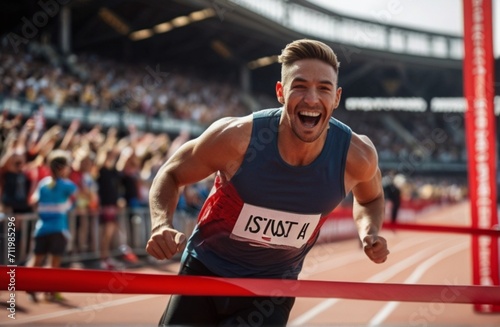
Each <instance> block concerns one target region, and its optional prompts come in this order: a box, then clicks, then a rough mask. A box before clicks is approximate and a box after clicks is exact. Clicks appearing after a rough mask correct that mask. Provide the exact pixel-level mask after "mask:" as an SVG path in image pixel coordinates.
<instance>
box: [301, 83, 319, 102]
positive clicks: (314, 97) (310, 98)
mask: <svg viewBox="0 0 500 327" xmlns="http://www.w3.org/2000/svg"><path fill="white" fill-rule="evenodd" d="M304 102H305V103H306V104H307V105H309V106H314V105H316V104H317V103H318V102H319V94H318V92H317V90H316V89H315V88H312V87H311V88H308V89H307V91H306V94H305V96H304Z"/></svg>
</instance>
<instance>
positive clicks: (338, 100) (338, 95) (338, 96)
mask: <svg viewBox="0 0 500 327" xmlns="http://www.w3.org/2000/svg"><path fill="white" fill-rule="evenodd" d="M335 97H336V99H335V103H334V105H333V110H335V109H337V107H338V106H339V104H340V99H341V97H342V88H341V87H338V88H337V91H336V96H335Z"/></svg>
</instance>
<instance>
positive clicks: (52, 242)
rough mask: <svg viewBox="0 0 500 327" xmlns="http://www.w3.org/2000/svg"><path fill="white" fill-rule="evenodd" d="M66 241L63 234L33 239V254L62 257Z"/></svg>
mask: <svg viewBox="0 0 500 327" xmlns="http://www.w3.org/2000/svg"><path fill="white" fill-rule="evenodd" d="M67 244H68V239H67V238H66V236H64V234H63V233H53V234H47V235H42V236H37V237H35V250H34V252H35V254H48V253H50V254H53V255H58V256H62V255H63V254H64V252H65V251H66V245H67Z"/></svg>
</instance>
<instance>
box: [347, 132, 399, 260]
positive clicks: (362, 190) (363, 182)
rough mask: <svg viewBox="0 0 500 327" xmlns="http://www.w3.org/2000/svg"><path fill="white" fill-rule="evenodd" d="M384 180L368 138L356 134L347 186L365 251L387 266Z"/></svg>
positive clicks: (351, 149)
mask: <svg viewBox="0 0 500 327" xmlns="http://www.w3.org/2000/svg"><path fill="white" fill-rule="evenodd" d="M381 180H382V178H381V173H380V169H379V168H378V157H377V152H376V150H375V147H374V146H373V144H372V143H371V141H370V140H369V139H368V138H367V137H366V136H362V135H357V134H354V133H353V137H352V141H351V146H350V149H349V153H348V156H347V165H346V181H347V182H346V186H347V187H348V189H349V190H351V191H352V194H353V198H354V203H353V216H354V221H355V223H356V227H357V229H358V233H359V237H360V239H361V241H362V242H363V248H364V251H365V253H366V254H367V256H368V257H369V258H370V259H371V260H372V261H374V262H376V263H382V262H384V261H385V260H386V258H387V255H388V254H389V251H388V250H387V242H386V240H385V239H384V238H383V237H380V236H379V232H380V229H381V227H382V224H383V221H384V217H385V202H384V192H383V189H382V182H381Z"/></svg>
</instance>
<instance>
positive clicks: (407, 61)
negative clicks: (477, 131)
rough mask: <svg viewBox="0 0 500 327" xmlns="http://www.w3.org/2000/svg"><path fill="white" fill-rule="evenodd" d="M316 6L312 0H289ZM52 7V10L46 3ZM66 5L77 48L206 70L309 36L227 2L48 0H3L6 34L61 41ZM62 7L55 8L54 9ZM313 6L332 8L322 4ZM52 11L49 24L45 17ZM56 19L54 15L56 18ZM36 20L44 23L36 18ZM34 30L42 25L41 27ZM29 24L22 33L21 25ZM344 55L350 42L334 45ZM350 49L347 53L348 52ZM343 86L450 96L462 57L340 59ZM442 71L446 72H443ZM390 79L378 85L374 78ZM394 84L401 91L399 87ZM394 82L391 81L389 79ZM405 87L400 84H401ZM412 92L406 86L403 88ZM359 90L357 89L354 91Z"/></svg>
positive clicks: (219, 70)
mask: <svg viewBox="0 0 500 327" xmlns="http://www.w3.org/2000/svg"><path fill="white" fill-rule="evenodd" d="M289 2H291V3H294V4H298V5H301V6H309V7H314V5H312V4H309V3H308V2H307V1H303V0H289ZM42 3H44V4H52V7H50V6H49V7H42V5H41V4H42ZM61 3H68V6H69V7H70V8H71V9H70V15H69V16H67V17H69V20H67V21H66V22H67V26H69V29H70V31H71V33H70V35H71V42H70V47H71V51H73V52H76V53H80V52H90V53H97V54H100V55H102V56H106V57H110V58H114V59H116V60H124V61H130V62H141V61H146V62H149V63H158V64H162V63H170V64H172V63H174V64H175V65H178V66H185V67H194V68H195V69H199V70H201V71H204V72H209V73H210V72H213V73H215V74H217V75H221V76H232V77H233V80H236V79H237V78H239V75H240V70H241V68H242V67H244V66H245V65H246V64H248V63H249V62H252V61H254V60H256V59H259V58H262V57H267V56H272V55H277V54H279V53H280V51H281V49H282V48H283V47H284V45H285V44H286V43H288V42H290V41H291V40H294V39H297V38H303V37H305V35H304V34H301V33H299V32H296V31H294V30H292V29H289V28H286V27H284V26H283V25H281V24H279V23H277V22H275V21H273V20H271V19H267V18H266V17H264V16H261V15H259V14H257V13H255V12H253V11H251V10H248V9H245V8H244V7H240V6H237V5H235V4H234V3H232V2H229V1H222V0H169V1H162V0H147V1H138V0H73V1H70V0H50V1H40V2H36V1H30V0H19V1H12V2H10V3H9V4H8V5H6V4H3V5H2V7H3V9H4V10H3V11H2V13H1V15H2V16H4V17H2V19H1V23H0V24H1V26H2V31H3V33H2V34H4V35H5V34H6V33H10V32H14V33H18V35H21V36H25V34H23V33H24V32H25V31H26V27H25V25H26V24H29V23H26V22H31V23H37V24H38V25H40V27H39V28H38V30H39V31H40V34H39V35H38V36H37V37H39V36H42V35H43V36H44V37H45V38H46V39H49V40H50V42H51V43H54V44H58V43H59V39H60V34H61V33H60V31H61V26H62V25H64V24H63V23H61V22H62V21H63V19H61V17H63V16H64V15H60V11H61V7H62V6H60V4H61ZM56 7H57V8H56ZM313 9H315V10H318V11H323V12H324V13H328V11H327V10H323V9H321V8H319V7H314V8H313ZM44 14H45V16H47V17H48V16H50V17H48V19H47V20H46V21H43V19H41V18H43V15H44ZM52 16H53V17H52ZM37 19H38V20H37ZM35 28H36V26H35ZM23 29H24V30H23ZM328 43H329V44H330V45H332V47H333V48H334V49H336V50H337V52H338V53H342V52H345V51H346V48H345V46H343V45H341V44H338V43H334V42H328ZM347 51H349V50H347ZM340 60H341V62H342V65H341V67H342V68H341V69H342V75H343V77H342V81H343V83H344V86H353V85H354V86H356V89H355V90H354V91H353V92H354V93H353V94H352V95H353V96H360V95H367V93H370V92H373V93H374V94H378V95H380V94H383V93H387V94H388V95H391V93H394V92H393V91H398V92H399V93H398V94H399V95H401V96H412V95H416V96H425V94H426V93H427V92H429V90H435V89H436V88H437V87H439V88H444V89H448V91H445V93H446V94H440V95H445V96H453V95H458V94H460V93H461V92H462V87H461V82H460V80H461V62H460V61H459V60H444V59H439V58H424V57H418V56H408V55H403V54H396V53H388V52H385V51H376V50H373V49H371V50H370V49H363V51H361V52H359V53H356V55H355V56H352V57H350V58H348V60H345V58H342V57H341V58H340ZM277 66H278V65H271V66H268V67H264V68H262V69H256V70H255V71H252V82H253V85H254V86H253V89H254V90H257V91H262V90H272V89H274V82H275V80H276V79H277V78H278V76H279V67H277ZM443 70H447V73H446V74H443ZM374 80H377V81H386V83H378V84H380V85H374V83H373V81H374ZM394 81H399V82H398V83H396V84H397V85H396V86H397V88H396V89H394V87H395V85H394V83H393V82H394ZM391 83H392V84H391ZM398 85H399V86H398ZM405 89H406V91H405ZM356 93H358V94H356Z"/></svg>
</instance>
